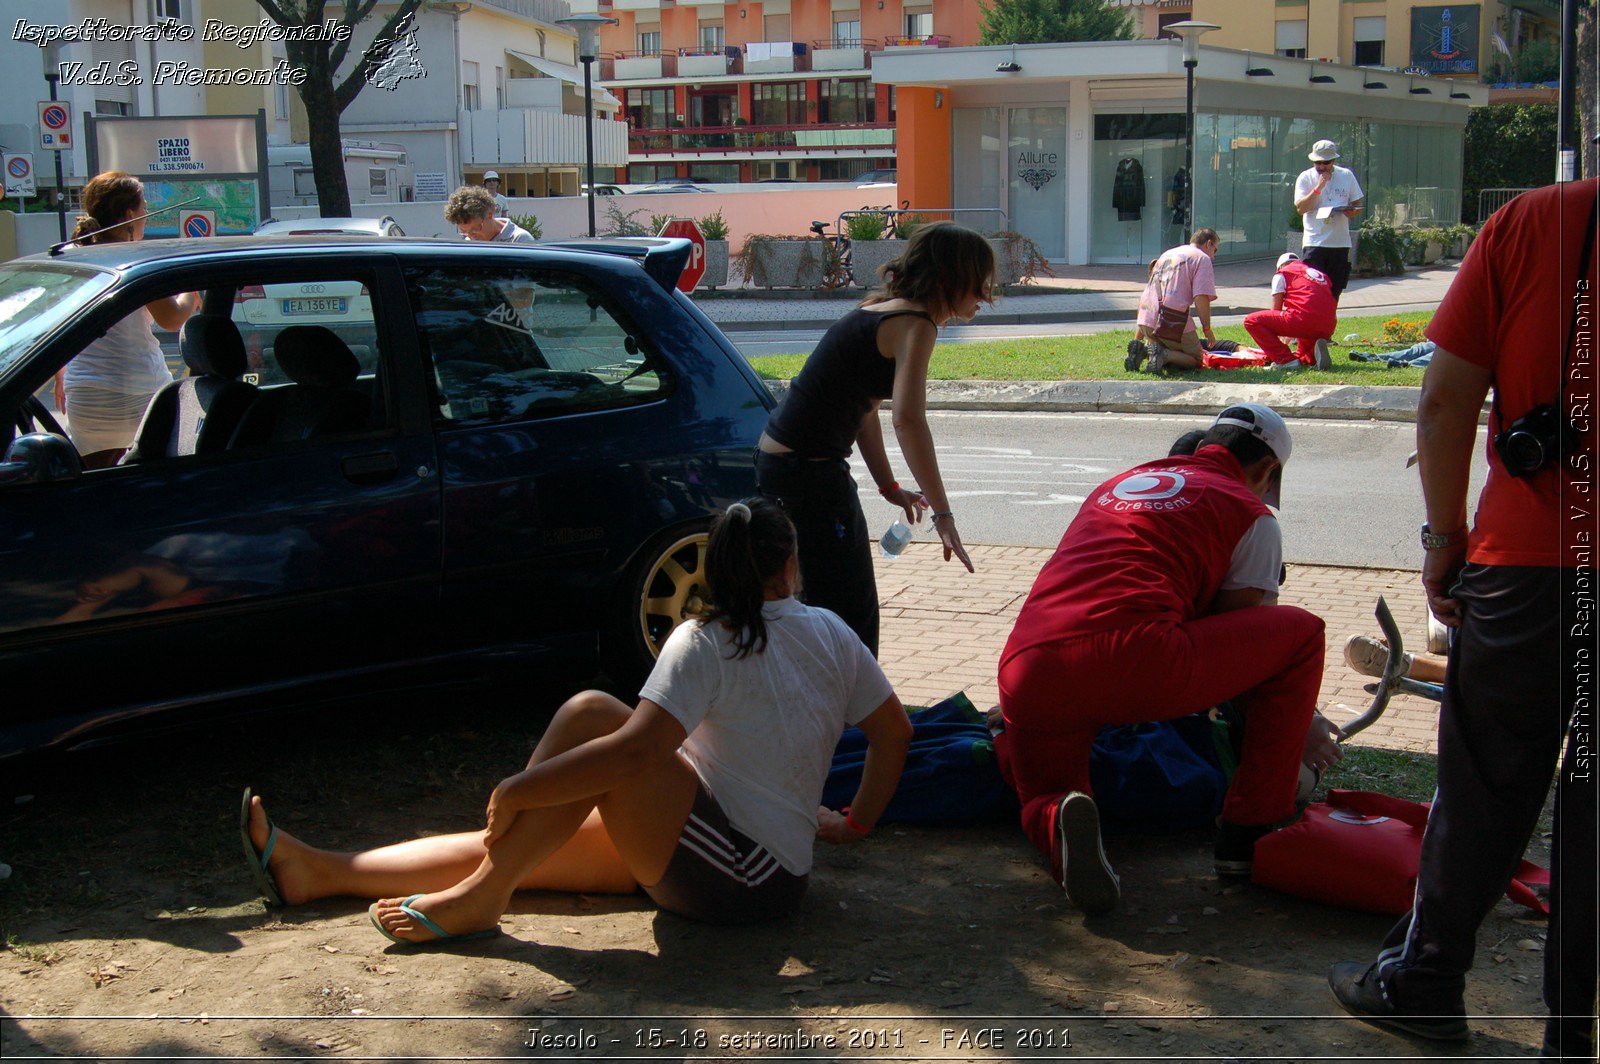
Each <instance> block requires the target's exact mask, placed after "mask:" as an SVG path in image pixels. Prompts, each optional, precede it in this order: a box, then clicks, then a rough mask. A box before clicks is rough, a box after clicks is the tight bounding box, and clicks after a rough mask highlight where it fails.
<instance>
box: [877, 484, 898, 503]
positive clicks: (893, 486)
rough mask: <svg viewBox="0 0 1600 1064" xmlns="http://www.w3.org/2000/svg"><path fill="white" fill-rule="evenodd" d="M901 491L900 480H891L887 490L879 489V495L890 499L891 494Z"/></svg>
mask: <svg viewBox="0 0 1600 1064" xmlns="http://www.w3.org/2000/svg"><path fill="white" fill-rule="evenodd" d="M899 490H900V482H899V481H898V480H891V481H889V486H888V487H887V488H879V489H878V494H879V495H882V496H883V497H884V498H885V499H887V498H888V497H889V494H890V492H895V491H899Z"/></svg>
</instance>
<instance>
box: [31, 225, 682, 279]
mask: <svg viewBox="0 0 1600 1064" xmlns="http://www.w3.org/2000/svg"><path fill="white" fill-rule="evenodd" d="M679 245H681V247H680V246H679ZM688 249H689V242H688V241H687V240H685V239H683V238H682V237H676V238H638V239H632V240H628V239H611V240H596V241H594V242H593V243H592V244H589V243H577V242H574V243H572V244H533V245H528V244H521V245H518V244H498V243H482V242H474V241H469V240H460V239H457V238H451V237H388V236H369V235H348V236H346V235H323V234H318V235H317V236H314V237H309V236H308V237H289V236H276V237H275V236H270V235H269V236H265V237H262V236H217V237H208V238H206V239H205V240H118V241H112V242H110V243H106V244H91V245H90V246H88V247H86V248H80V247H68V248H65V249H63V250H62V251H61V252H59V253H57V254H55V255H51V254H50V253H49V252H40V253H39V254H37V255H29V256H27V257H26V258H21V259H13V260H12V263H11V264H23V263H30V262H34V263H50V262H61V263H72V264H76V265H85V266H95V267H99V268H101V269H106V270H116V271H123V272H134V273H138V272H143V271H144V270H146V269H151V268H160V267H162V266H168V265H183V264H185V263H187V262H194V261H204V260H207V259H209V260H213V261H216V260H225V261H238V262H250V261H258V262H259V261H285V260H292V259H296V258H301V259H303V258H305V257H307V256H320V255H338V254H340V253H349V252H353V251H354V252H359V251H370V252H373V253H376V254H382V255H385V256H393V257H399V258H400V259H402V260H404V259H407V258H410V257H412V256H426V257H427V258H430V259H438V258H440V257H451V258H454V257H460V258H464V259H471V258H480V259H481V257H482V256H484V255H496V256H505V255H514V256H517V257H519V258H520V257H531V258H532V259H533V260H534V261H535V262H539V263H541V264H546V265H553V264H556V263H561V262H571V261H572V259H573V257H574V256H581V257H582V259H583V260H584V261H585V262H586V263H587V264H590V265H594V266H598V267H599V268H601V269H606V268H608V267H609V268H619V267H621V266H622V263H623V261H624V260H625V259H633V260H635V261H636V262H638V263H639V265H641V266H642V267H643V268H644V270H645V272H646V273H648V274H649V275H650V276H652V277H654V278H655V279H656V281H657V282H658V283H660V284H661V285H662V287H664V288H669V289H670V288H671V287H673V285H674V284H675V283H676V281H677V278H678V274H679V273H680V272H681V271H682V268H683V264H684V262H686V261H687V255H688ZM677 254H681V255H682V256H683V260H684V262H677V263H676V269H674V268H673V264H672V262H671V261H669V260H671V259H672V258H674V256H675V255H677Z"/></svg>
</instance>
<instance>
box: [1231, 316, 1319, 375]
mask: <svg viewBox="0 0 1600 1064" xmlns="http://www.w3.org/2000/svg"><path fill="white" fill-rule="evenodd" d="M1338 324H1339V322H1338V319H1337V318H1336V317H1334V316H1333V315H1328V316H1327V317H1326V318H1323V317H1312V316H1310V315H1305V314H1290V313H1288V312H1287V311H1282V310H1258V311H1256V312H1255V313H1254V314H1246V315H1245V318H1244V331H1245V332H1247V333H1249V334H1250V338H1251V339H1252V340H1254V341H1255V342H1256V346H1257V347H1259V348H1261V350H1263V351H1265V352H1266V353H1267V358H1269V359H1271V360H1272V361H1273V362H1293V361H1294V360H1295V359H1296V358H1297V357H1298V358H1299V359H1300V361H1301V362H1304V363H1305V364H1306V365H1308V366H1309V365H1311V363H1313V362H1315V361H1316V353H1315V352H1314V351H1313V350H1312V345H1313V344H1315V343H1316V342H1317V341H1318V340H1327V339H1329V338H1331V337H1332V336H1333V330H1334V327H1335V326H1336V325H1338ZM1281 336H1288V337H1291V338H1293V339H1295V340H1297V341H1298V343H1296V344H1295V348H1296V350H1295V351H1294V352H1292V353H1291V352H1290V350H1289V345H1288V344H1286V343H1284V342H1283V341H1282V340H1281V339H1279V337H1281Z"/></svg>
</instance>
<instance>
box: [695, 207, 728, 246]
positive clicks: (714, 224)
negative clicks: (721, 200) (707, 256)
mask: <svg viewBox="0 0 1600 1064" xmlns="http://www.w3.org/2000/svg"><path fill="white" fill-rule="evenodd" d="M700 235H701V236H703V237H705V238H706V239H707V240H726V239H728V221H727V219H726V218H724V217H722V208H721V207H718V208H717V209H716V210H714V211H712V212H711V213H710V214H708V215H706V216H705V217H704V218H702V219H700Z"/></svg>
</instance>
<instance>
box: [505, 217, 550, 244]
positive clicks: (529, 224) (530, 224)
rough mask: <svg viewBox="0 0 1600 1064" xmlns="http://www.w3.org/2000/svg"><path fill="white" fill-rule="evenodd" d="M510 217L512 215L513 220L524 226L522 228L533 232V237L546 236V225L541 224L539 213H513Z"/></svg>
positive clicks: (540, 237) (539, 238)
mask: <svg viewBox="0 0 1600 1064" xmlns="http://www.w3.org/2000/svg"><path fill="white" fill-rule="evenodd" d="M510 217H511V220H512V221H513V222H516V223H517V224H518V225H520V226H522V228H524V229H526V230H527V231H528V232H529V233H532V234H533V239H535V240H541V239H543V238H544V226H542V225H540V224H539V217H538V215H534V214H513V215H511V216H510Z"/></svg>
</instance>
